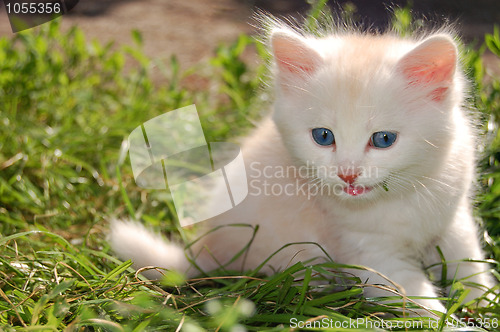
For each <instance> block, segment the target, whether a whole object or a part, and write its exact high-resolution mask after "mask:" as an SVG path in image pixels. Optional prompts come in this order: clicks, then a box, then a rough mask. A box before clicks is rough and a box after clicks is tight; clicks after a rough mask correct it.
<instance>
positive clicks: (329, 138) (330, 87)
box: [270, 29, 467, 202]
mask: <svg viewBox="0 0 500 332" xmlns="http://www.w3.org/2000/svg"><path fill="white" fill-rule="evenodd" d="M270 42H271V47H272V51H273V54H274V59H275V64H276V72H275V78H276V90H277V92H276V94H277V96H276V105H275V111H274V114H273V119H274V121H275V123H276V126H277V127H278V129H279V131H280V134H281V136H282V139H283V142H284V144H285V145H286V147H287V149H288V150H289V152H290V155H291V156H292V158H293V159H294V160H295V161H296V162H297V163H298V165H300V166H302V167H304V166H306V167H309V168H311V169H313V170H314V171H313V172H312V173H311V174H312V177H313V178H315V179H317V181H318V182H321V183H323V184H327V185H328V188H329V189H330V192H331V193H333V194H335V195H336V196H338V197H339V198H341V199H345V200H357V201H358V202H359V201H363V200H371V199H374V198H380V197H384V196H385V197H390V195H401V193H402V192H404V191H414V190H416V186H418V187H423V188H425V186H426V185H425V184H424V182H428V181H427V180H428V179H432V178H433V177H435V175H436V174H437V173H438V172H439V169H440V168H442V167H443V164H444V163H445V160H446V155H447V154H448V153H449V150H450V144H451V142H452V140H453V135H455V131H456V123H455V122H456V117H457V116H459V115H458V113H460V112H461V111H460V109H459V105H461V103H462V98H463V97H462V95H463V93H462V91H461V89H462V88H461V86H462V81H463V78H462V76H461V75H460V73H458V72H457V48H456V46H455V44H454V42H453V39H452V38H451V37H450V36H449V35H447V34H434V35H430V36H428V37H427V38H425V39H422V40H419V41H415V40H407V39H402V38H398V37H394V36H391V35H379V36H373V35H363V34H353V33H350V34H344V35H330V36H327V37H323V38H316V37H304V36H302V35H300V34H299V33H297V32H295V31H291V30H288V29H275V30H274V31H273V33H272V35H271V38H270ZM457 112H458V113H457ZM464 134H467V133H464ZM319 180H321V181H319Z"/></svg>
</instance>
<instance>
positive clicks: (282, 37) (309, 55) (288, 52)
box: [272, 31, 321, 76]
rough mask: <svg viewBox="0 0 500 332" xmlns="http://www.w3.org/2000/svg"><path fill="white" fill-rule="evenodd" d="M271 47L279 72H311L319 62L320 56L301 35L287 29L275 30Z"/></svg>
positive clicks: (295, 73)
mask: <svg viewBox="0 0 500 332" xmlns="http://www.w3.org/2000/svg"><path fill="white" fill-rule="evenodd" d="M272 47H273V53H274V57H275V59H276V62H277V64H278V68H279V69H280V73H281V74H293V75H297V74H298V75H299V76H300V74H311V73H313V72H314V71H315V70H316V69H317V66H318V64H319V63H320V62H321V56H320V55H319V54H318V53H317V52H316V51H315V50H314V49H313V48H311V47H310V45H308V44H307V43H306V41H305V40H304V39H303V38H302V37H300V36H298V35H296V34H294V33H292V32H289V31H277V32H275V33H274V34H273V35H272Z"/></svg>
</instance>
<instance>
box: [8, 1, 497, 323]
mask: <svg viewBox="0 0 500 332" xmlns="http://www.w3.org/2000/svg"><path fill="white" fill-rule="evenodd" d="M320 2H321V1H320ZM312 15H313V16H315V15H316V16H317V15H318V13H314V12H313V14H312ZM410 21H411V16H410V14H409V12H408V11H407V10H400V11H396V18H395V25H396V26H398V28H399V29H400V30H401V31H402V32H404V31H405V29H408V27H409V26H410V23H409V22H410ZM309 23H310V24H313V23H314V21H313V20H310V22H309ZM132 34H133V36H134V40H135V44H134V45H131V46H129V47H122V48H119V49H117V48H115V47H113V46H112V45H102V44H100V43H98V42H96V41H88V40H86V38H85V36H84V35H83V34H82V32H81V31H80V30H79V29H78V28H76V27H75V28H73V29H71V30H69V31H67V32H61V30H60V27H59V23H58V22H57V21H54V22H51V23H50V24H46V25H43V26H42V27H40V28H36V29H32V30H29V31H25V32H21V33H18V34H16V35H14V36H13V37H12V38H2V39H0V234H1V237H0V287H1V288H0V331H2V330H4V331H14V330H16V331H17V330H26V331H59V330H65V331H66V330H67V331H180V330H181V328H182V331H245V330H248V331H290V330H291V328H290V325H291V324H292V328H293V327H294V325H293V323H294V322H295V323H296V325H295V326H296V329H295V330H296V331H298V330H316V331H323V330H326V329H325V328H322V327H321V326H324V325H320V324H319V322H324V321H323V320H327V321H329V322H330V325H331V326H334V328H333V329H331V331H343V330H355V329H354V325H352V322H353V320H358V322H359V324H358V323H357V324H356V325H355V326H356V328H358V329H359V330H370V331H372V330H373V331H375V330H377V328H378V327H381V328H385V329H389V328H390V326H387V325H384V326H381V325H380V324H381V322H382V321H381V320H380V317H379V316H375V315H372V314H374V313H391V312H393V311H394V308H398V307H401V306H403V305H405V306H407V307H411V306H412V304H411V301H410V302H409V303H408V301H402V300H401V298H399V297H397V296H394V297H393V298H392V300H393V301H392V302H393V304H391V305H390V306H389V305H387V304H386V302H384V304H382V302H381V299H377V298H367V297H364V296H363V286H349V287H347V286H345V283H346V281H350V282H354V283H355V284H360V280H356V278H350V279H351V280H346V277H341V276H340V274H339V271H340V269H341V268H342V266H341V265H338V264H335V263H333V262H330V263H323V264H313V265H311V264H308V263H307V262H304V263H298V264H296V265H293V266H291V267H289V268H288V269H286V270H285V271H282V272H280V273H278V274H276V275H274V276H270V277H264V276H262V275H259V274H258V273H254V271H248V272H247V273H245V274H244V275H241V274H238V273H234V274H226V275H214V276H208V277H204V278H199V279H193V280H183V279H182V278H181V277H179V276H178V275H176V274H173V273H170V274H167V277H166V278H165V280H163V281H162V282H161V283H160V282H156V283H151V282H148V281H147V280H145V279H142V278H141V277H140V276H137V275H136V274H135V271H134V270H132V269H131V268H130V265H131V263H130V262H122V261H120V260H118V259H116V258H115V257H113V255H112V253H111V251H110V248H109V245H108V243H107V242H106V232H107V229H108V225H107V220H109V219H110V218H113V217H118V218H135V219H137V220H141V221H142V222H144V223H147V224H148V225H150V226H151V228H154V229H156V230H158V231H160V230H161V231H162V232H164V233H165V234H171V236H172V237H178V238H182V237H183V236H184V235H185V234H184V233H185V232H189V231H190V230H189V229H182V228H181V227H180V226H179V225H178V222H177V221H176V219H175V218H176V215H175V213H174V212H173V203H172V200H171V198H170V197H169V195H168V194H167V193H166V192H165V191H160V190H157V191H154V190H143V189H141V188H139V187H138V186H137V185H136V184H135V182H134V179H133V176H132V171H131V167H130V161H129V158H128V154H127V151H126V150H125V149H124V144H123V143H124V142H125V141H126V139H127V137H128V135H129V134H130V132H131V131H132V130H133V129H134V128H136V127H137V126H139V125H141V124H142V123H143V122H145V121H147V120H149V119H151V118H153V117H154V116H157V115H160V114H162V113H164V112H166V111H169V110H174V109H177V108H180V107H182V106H186V105H190V104H196V105H197V108H198V111H199V112H200V115H201V121H202V125H203V128H204V130H205V133H206V135H207V141H215V140H219V141H231V140H234V139H235V138H236V137H238V136H241V135H243V134H244V133H246V132H247V131H248V130H249V129H250V128H251V127H252V123H253V122H254V121H255V120H257V119H258V118H259V114H260V111H261V110H262V109H263V108H266V107H268V106H269V100H270V99H271V97H270V96H269V91H267V90H265V89H263V88H262V85H263V84H262V80H265V76H266V69H265V66H264V65H262V66H260V67H256V68H255V67H249V66H248V65H247V64H246V63H245V62H243V61H242V60H241V55H242V53H243V52H244V51H245V49H247V48H249V47H253V48H256V49H257V52H258V53H259V54H260V55H261V56H262V57H263V58H265V57H266V56H267V55H266V52H265V50H264V49H263V47H262V45H260V44H258V43H256V42H254V41H253V40H252V39H251V38H250V37H248V36H241V37H240V38H239V39H238V40H237V41H235V42H234V44H231V45H225V46H220V47H219V48H218V49H217V50H216V52H215V55H214V57H213V58H212V59H211V61H210V62H209V63H207V64H206V66H205V68H203V70H202V71H199V70H194V69H188V70H184V69H181V68H179V65H178V63H177V61H176V59H175V57H174V58H171V59H170V61H168V62H162V61H157V60H154V59H150V58H148V57H146V56H145V55H144V54H143V52H142V51H141V43H142V36H141V35H140V33H138V32H136V31H133V32H132ZM463 49H464V54H465V64H464V65H465V66H466V68H467V72H468V74H469V75H470V78H471V80H472V81H473V82H475V85H474V87H475V95H474V98H472V99H471V100H470V102H471V104H473V105H474V107H475V108H476V109H478V111H479V112H478V118H480V122H481V132H482V137H481V142H482V143H481V145H479V146H478V151H480V153H481V162H480V170H481V174H482V175H481V178H480V183H479V187H480V193H479V195H478V197H477V202H476V209H475V212H476V214H477V216H478V220H482V222H483V223H484V226H485V228H486V229H487V230H488V232H489V235H488V236H486V235H485V246H486V250H487V252H488V255H489V257H490V259H491V260H490V262H491V266H492V271H493V273H494V275H495V277H496V278H497V279H498V280H500V274H499V271H500V265H499V261H500V135H499V134H498V125H499V122H500V78H498V77H491V76H488V75H486V73H485V69H484V67H483V65H482V61H481V54H482V52H484V51H486V49H489V51H491V52H493V53H495V54H496V55H497V56H499V57H500V36H499V34H498V30H497V31H496V33H494V34H492V35H487V36H486V37H485V42H484V45H483V46H482V47H481V48H480V49H479V50H477V49H476V50H473V49H472V48H470V47H468V46H464V47H463ZM263 63H264V61H263ZM153 72H155V73H158V72H159V73H161V75H163V76H162V81H164V82H166V83H165V84H161V85H158V84H155V83H154V82H153V79H152V76H153V75H152V73H153ZM200 72H201V73H202V74H200ZM195 73H196V74H195ZM193 79H198V80H203V81H204V82H208V83H207V87H206V88H204V89H199V90H193V89H189V88H187V87H186V86H189V84H186V82H190V81H191V80H193ZM321 280H336V281H335V282H333V283H331V284H330V285H328V286H325V287H322V288H318V287H314V286H312V284H316V282H317V281H321ZM443 282H444V283H446V282H447V281H443ZM343 285H344V286H343ZM334 289H335V291H334ZM454 289H455V292H454V295H453V296H452V297H451V298H443V300H444V301H445V302H446V304H447V307H448V315H447V316H445V317H443V319H442V320H441V321H439V322H430V321H428V320H427V319H421V320H416V321H414V322H412V324H413V325H406V327H407V330H432V331H441V330H443V328H444V327H445V325H446V324H445V323H446V320H448V321H451V320H452V318H451V315H452V314H453V315H454V317H456V318H458V321H455V322H454V323H453V324H452V325H453V326H454V327H458V326H462V325H463V324H465V326H467V324H469V325H474V326H478V325H480V324H481V323H482V325H483V327H484V328H485V329H486V330H490V331H498V330H500V327H499V325H500V305H499V304H493V303H492V304H491V305H490V306H487V307H485V308H482V309H477V310H476V309H474V310H472V309H470V308H473V307H474V303H463V298H464V295H465V293H464V292H463V289H462V288H461V286H460V283H457V284H456V285H455V288H454ZM491 292H495V293H496V294H498V292H499V288H498V286H497V287H495V288H494V289H491ZM385 300H387V299H385ZM389 300H390V299H389ZM387 319H388V320H387V321H385V322H392V323H393V324H394V325H393V326H392V330H405V326H404V325H398V324H400V323H402V322H403V320H402V318H398V317H393V318H387ZM306 320H310V322H311V323H309V325H308V327H307V326H306V327H304V328H302V329H301V328H300V326H299V322H302V323H304V322H305V321H306ZM313 322H316V324H314V323H313ZM495 322H496V325H495ZM325 324H326V323H325ZM495 326H496V327H495ZM488 327H489V328H488ZM451 330H457V329H453V328H452V329H451ZM457 331H458V330H457ZM461 331H465V330H461ZM467 331H470V330H467Z"/></svg>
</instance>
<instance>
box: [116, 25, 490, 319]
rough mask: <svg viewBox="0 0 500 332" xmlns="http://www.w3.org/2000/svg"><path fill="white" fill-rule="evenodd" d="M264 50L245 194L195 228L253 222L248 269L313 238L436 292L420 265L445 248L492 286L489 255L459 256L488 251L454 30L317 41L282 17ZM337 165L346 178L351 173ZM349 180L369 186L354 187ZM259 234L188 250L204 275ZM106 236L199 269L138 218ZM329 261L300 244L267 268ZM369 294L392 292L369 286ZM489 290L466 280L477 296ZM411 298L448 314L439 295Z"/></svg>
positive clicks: (342, 258) (216, 237) (156, 261)
mask: <svg viewBox="0 0 500 332" xmlns="http://www.w3.org/2000/svg"><path fill="white" fill-rule="evenodd" d="M269 46H270V48H271V50H272V53H273V55H274V62H275V70H274V78H275V90H276V100H275V105H274V110H273V113H272V116H271V117H269V118H267V119H265V120H264V121H263V122H262V123H261V124H260V125H259V126H258V127H257V128H256V130H255V132H254V133H253V134H252V135H250V137H248V138H247V139H246V140H245V141H244V143H243V144H242V151H243V155H244V158H245V164H246V169H247V174H248V181H249V182H248V183H249V188H250V193H249V195H248V197H247V198H246V199H245V201H244V202H243V203H241V204H240V205H239V206H237V207H236V208H234V209H232V210H230V211H228V212H227V213H224V214H222V215H219V216H218V217H216V218H213V219H212V220H209V221H206V222H203V223H202V224H201V226H202V228H206V229H210V228H212V227H215V226H220V225H228V224H249V225H253V226H255V225H258V226H259V230H258V232H257V234H256V236H255V239H254V240H253V243H252V245H251V246H250V248H249V250H248V252H247V253H246V255H242V256H241V257H240V258H239V259H237V260H236V261H234V262H231V263H230V264H228V265H227V266H226V268H230V269H253V268H255V267H257V266H258V265H259V264H261V263H262V262H263V260H264V259H265V258H267V257H269V256H271V255H272V254H273V253H275V251H277V250H278V249H280V248H281V247H282V246H284V245H286V244H288V243H291V242H315V243H317V244H319V245H320V246H321V247H322V248H323V249H324V250H325V251H326V252H327V253H328V254H329V255H330V256H331V257H332V258H333V260H334V261H336V262H339V263H346V264H357V265H363V266H367V267H369V268H370V269H373V270H375V271H378V272H379V273H380V274H382V275H384V276H386V277H387V278H388V279H390V280H391V281H393V282H394V283H395V284H397V285H398V287H400V288H401V289H400V290H401V291H402V292H403V293H404V294H406V295H408V296H422V297H429V298H434V297H437V296H438V291H437V290H436V288H435V286H434V285H433V284H432V283H431V281H429V279H428V277H427V276H426V274H425V272H424V270H423V267H425V266H430V265H432V264H435V263H440V261H441V259H440V256H439V255H438V252H437V250H436V246H439V248H440V249H441V251H442V253H443V254H444V257H445V258H446V259H447V260H448V261H449V262H450V263H449V264H448V266H447V271H448V275H447V277H448V279H458V280H461V279H463V278H468V279H467V281H469V282H472V283H477V284H480V285H484V286H487V287H491V285H492V280H491V279H490V277H489V276H488V273H487V270H488V266H487V265H486V264H483V263H470V262H460V261H461V260H463V259H468V258H471V259H475V260H482V259H484V255H483V253H482V251H481V246H480V242H479V240H478V228H477V226H476V223H475V222H474V219H473V217H472V206H471V197H470V196H471V192H472V189H471V187H472V185H473V183H474V179H475V170H474V165H475V156H474V150H475V137H474V131H473V126H472V125H471V122H470V120H469V118H468V116H467V112H466V110H465V109H464V107H463V105H464V102H465V100H464V99H465V92H464V87H465V85H466V84H465V83H466V82H465V79H464V76H463V74H462V72H461V70H460V66H459V61H458V52H457V48H456V46H455V43H454V41H453V37H452V36H451V35H449V34H447V33H435V34H428V35H427V36H425V37H423V38H418V39H411V38H404V39H403V38H401V37H396V36H395V35H393V34H390V33H387V34H380V35H370V34H363V33H356V32H345V33H329V34H327V35H325V36H323V37H315V36H311V35H304V34H303V33H301V32H297V31H295V30H292V29H290V28H287V27H285V26H282V25H280V26H275V27H274V28H273V29H272V32H271V34H270V38H269ZM318 127H319V128H328V129H329V130H331V131H332V132H333V134H334V135H335V144H334V145H330V146H320V145H318V144H317V143H316V142H315V141H314V140H313V139H312V137H311V130H312V129H313V128H318ZM387 130H390V131H392V132H396V133H397V135H398V136H397V140H396V142H395V143H394V144H393V145H392V146H390V147H388V148H385V149H379V148H375V147H374V146H372V145H371V144H370V137H371V136H372V134H373V133H375V132H379V131H387ZM346 172H347V173H346ZM343 173H346V174H348V175H349V176H351V177H350V178H349V180H348V181H346V180H345V176H344V179H343V177H342V175H345V174H343ZM353 178H354V180H352V179H353ZM351 181H352V182H353V183H351ZM351 184H354V185H357V186H359V187H362V188H368V189H367V190H365V192H364V193H361V194H359V192H358V194H356V195H354V194H353V193H352V192H351V194H349V193H348V191H346V188H348V187H349V186H350V185H351ZM215 202H216V200H215ZM252 233H253V230H252V229H251V228H249V227H241V226H239V227H236V226H228V227H222V228H219V229H218V230H217V231H215V232H212V233H210V234H208V235H207V236H204V237H202V239H201V240H200V241H198V242H197V243H196V244H195V245H194V246H193V247H192V249H193V252H194V253H195V256H196V262H197V264H198V265H199V267H200V268H201V269H202V270H205V271H210V270H213V269H216V268H218V267H220V264H222V265H224V264H226V263H228V262H229V261H230V259H231V258H232V257H233V256H234V255H235V254H236V253H237V252H238V251H239V250H241V249H242V248H243V247H244V246H245V245H246V244H247V243H248V242H249V241H250V239H251V237H252ZM111 244H112V247H113V248H114V250H115V251H116V252H117V254H118V255H119V256H120V257H122V258H125V259H128V258H132V259H133V260H134V262H135V267H136V268H138V267H141V266H145V265H154V266H161V267H165V268H169V269H176V270H180V271H182V272H187V273H188V274H189V275H193V274H195V273H196V272H197V270H196V269H193V268H190V269H189V268H188V267H189V263H188V261H187V260H186V258H185V256H184V255H183V253H182V250H180V249H179V246H175V245H173V244H165V243H164V242H162V241H160V240H159V239H158V237H157V236H155V235H152V234H151V233H149V232H148V231H146V230H145V229H144V228H143V226H141V225H139V224H134V223H128V222H127V223H123V222H118V221H117V222H114V223H113V227H112V232H111ZM207 249H208V250H207ZM324 257H325V254H324V253H323V251H322V250H321V249H320V248H319V247H318V246H317V245H314V244H304V243H302V244H296V245H293V246H290V247H287V248H286V249H284V250H282V251H280V252H279V253H278V254H276V255H275V256H274V257H273V258H272V259H271V260H270V261H269V263H268V264H267V265H266V266H265V267H264V269H263V270H264V271H265V272H267V273H272V272H273V271H274V270H279V269H282V268H285V267H286V266H287V265H289V264H292V263H293V262H295V261H299V260H301V261H309V260H313V259H326V258H324ZM436 269H438V268H436ZM354 272H355V273H357V274H358V275H359V277H360V278H361V280H363V281H367V282H368V283H370V284H390V283H389V282H388V281H387V279H385V278H383V277H382V276H381V275H380V274H376V273H373V272H370V271H369V270H366V271H354ZM436 272H437V273H439V271H436ZM438 275H439V274H438ZM151 276H154V275H151ZM366 294H367V295H369V296H376V295H387V293H383V292H381V291H379V290H377V289H376V288H371V287H368V288H366ZM481 294H482V290H481V289H478V288H472V289H471V292H470V294H469V298H474V297H477V296H480V295H481ZM417 301H418V302H419V303H420V304H422V305H423V306H425V307H427V308H430V309H433V310H437V311H441V312H444V311H445V309H444V307H443V304H442V303H440V301H438V300H433V299H420V300H417Z"/></svg>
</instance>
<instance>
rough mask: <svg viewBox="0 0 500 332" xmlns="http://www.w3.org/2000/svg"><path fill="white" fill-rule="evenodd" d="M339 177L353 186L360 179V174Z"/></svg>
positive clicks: (342, 174) (341, 174)
mask: <svg viewBox="0 0 500 332" xmlns="http://www.w3.org/2000/svg"><path fill="white" fill-rule="evenodd" d="M337 175H338V176H339V178H341V179H342V180H343V181H344V182H345V183H347V184H352V183H353V182H354V181H356V179H357V178H358V174H356V173H347V174H344V173H338V174H337Z"/></svg>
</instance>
